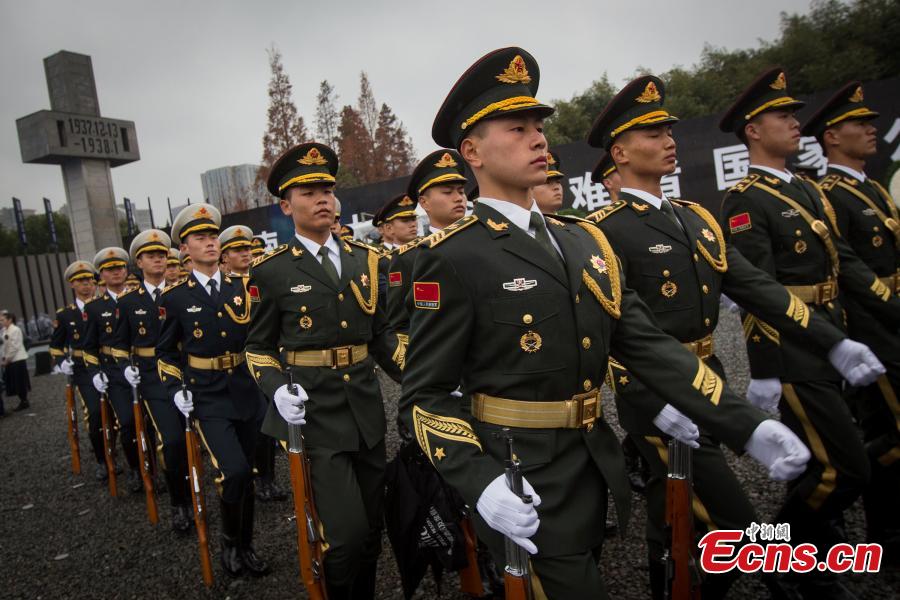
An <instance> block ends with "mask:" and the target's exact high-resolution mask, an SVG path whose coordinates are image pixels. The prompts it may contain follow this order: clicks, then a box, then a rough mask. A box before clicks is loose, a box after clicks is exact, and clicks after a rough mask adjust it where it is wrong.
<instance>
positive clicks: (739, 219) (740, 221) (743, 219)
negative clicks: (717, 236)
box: [728, 213, 752, 233]
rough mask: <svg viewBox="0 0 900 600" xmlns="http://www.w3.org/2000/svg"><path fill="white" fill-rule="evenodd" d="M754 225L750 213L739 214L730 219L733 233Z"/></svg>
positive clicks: (729, 222) (729, 226)
mask: <svg viewBox="0 0 900 600" xmlns="http://www.w3.org/2000/svg"><path fill="white" fill-rule="evenodd" d="M751 227H752V225H751V224H750V213H741V214H739V215H734V216H733V217H731V218H730V219H728V228H729V229H730V230H731V233H740V232H741V231H747V230H748V229H750V228H751Z"/></svg>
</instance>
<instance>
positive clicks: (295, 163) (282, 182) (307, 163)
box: [266, 142, 338, 198]
mask: <svg viewBox="0 0 900 600" xmlns="http://www.w3.org/2000/svg"><path fill="white" fill-rule="evenodd" d="M337 171H338V157H337V154H335V152H334V150H332V149H331V148H329V147H328V146H326V145H325V144H319V143H316V142H307V143H305V144H300V145H299V146H294V147H293V148H291V149H290V150H288V151H286V152H285V153H284V154H282V155H281V156H280V157H279V158H278V160H276V161H275V164H273V165H272V169H271V171H269V179H268V180H267V181H266V187H267V188H268V189H269V193H270V194H272V195H273V196H278V197H279V198H283V197H284V192H285V191H287V190H288V189H290V188H292V187H294V186H298V185H312V184H314V183H334V177H335V175H337Z"/></svg>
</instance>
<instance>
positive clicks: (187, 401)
mask: <svg viewBox="0 0 900 600" xmlns="http://www.w3.org/2000/svg"><path fill="white" fill-rule="evenodd" d="M174 400H175V406H176V407H178V410H180V411H181V414H183V415H184V416H185V418H187V417H188V416H190V414H191V411H192V410H194V394H192V393H191V392H190V390H188V392H187V395H186V396H185V393H184V392H182V391H181V390H178V391H177V392H175V398H174Z"/></svg>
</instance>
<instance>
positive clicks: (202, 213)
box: [194, 206, 209, 219]
mask: <svg viewBox="0 0 900 600" xmlns="http://www.w3.org/2000/svg"><path fill="white" fill-rule="evenodd" d="M207 216H209V211H207V210H206V207H205V206H201V207H200V208H199V209H197V212H195V213H194V218H195V219H200V218H203V217H207Z"/></svg>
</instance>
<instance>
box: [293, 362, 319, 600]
mask: <svg viewBox="0 0 900 600" xmlns="http://www.w3.org/2000/svg"><path fill="white" fill-rule="evenodd" d="M287 373H288V378H289V380H290V386H291V391H292V392H293V391H295V388H294V381H293V377H292V376H291V372H290V369H288V371H287ZM288 460H289V463H290V467H291V490H292V491H293V495H294V515H295V517H296V520H297V554H298V556H299V559H300V579H301V581H302V582H303V585H304V587H305V588H306V593H307V594H308V595H309V598H310V600H327V598H328V592H327V590H326V588H325V572H324V570H323V560H324V552H323V550H322V538H321V537H320V535H319V531H320V528H319V515H318V514H317V513H316V505H315V502H314V501H313V489H312V484H311V482H310V476H309V459H308V458H307V456H306V451H305V449H304V447H303V433H302V431H301V430H300V426H299V425H291V424H288Z"/></svg>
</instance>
